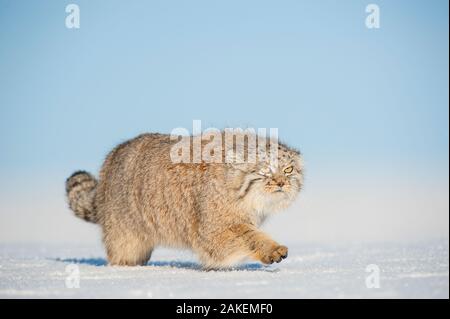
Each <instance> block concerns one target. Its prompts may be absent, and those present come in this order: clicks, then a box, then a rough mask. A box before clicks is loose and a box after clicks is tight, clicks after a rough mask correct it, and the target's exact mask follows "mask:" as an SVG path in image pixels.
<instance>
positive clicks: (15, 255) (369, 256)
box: [0, 239, 449, 298]
mask: <svg viewBox="0 0 450 319" xmlns="http://www.w3.org/2000/svg"><path fill="white" fill-rule="evenodd" d="M288 246H289V257H288V258H287V259H286V260H284V261H283V262H281V263H280V264H275V265H271V266H262V265H261V264H259V263H252V262H250V263H246V264H243V265H241V266H239V267H236V268H234V269H231V270H223V271H203V270H202V269H201V268H200V266H199V264H198V263H197V261H196V259H195V257H194V256H193V255H192V254H191V253H190V252H188V251H177V250H168V249H159V250H156V251H155V252H154V254H153V256H152V260H151V261H150V262H149V264H148V265H147V266H142V267H111V266H107V264H106V260H105V259H104V252H103V249H102V247H100V246H95V247H79V246H73V245H62V244H61V245H36V244H1V245H0V297H2V298H449V258H448V251H449V246H448V239H445V240H440V241H433V242H426V243H425V242H423V243H419V244H407V245H404V244H402V245H400V244H387V243H384V244H380V243H378V244H364V245H363V244H359V245H355V244H352V245H343V244H341V245H336V246H326V245H312V244H297V245H288ZM370 264H375V265H377V266H378V267H379V269H380V287H379V288H367V286H366V278H367V276H369V275H370V274H371V273H369V272H366V267H367V266H368V265H370ZM70 265H72V266H70ZM73 265H76V266H75V267H78V269H79V278H80V282H79V283H80V285H79V288H68V287H66V281H67V278H68V276H69V277H70V276H71V275H72V276H73V273H70V272H71V271H73V267H74V266H73ZM68 266H69V267H68ZM71 278H73V277H71ZM70 283H71V281H70V280H69V285H70Z"/></svg>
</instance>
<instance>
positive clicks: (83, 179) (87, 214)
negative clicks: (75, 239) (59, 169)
mask: <svg viewBox="0 0 450 319" xmlns="http://www.w3.org/2000/svg"><path fill="white" fill-rule="evenodd" d="M96 187H97V180H96V179H95V177H94V176H92V175H91V174H89V173H88V172H85V171H77V172H75V173H73V174H72V175H71V176H70V177H69V178H68V179H67V180H66V194H67V199H68V202H69V207H70V209H72V210H73V212H74V213H75V216H77V217H79V218H81V219H84V220H85V221H88V222H92V223H96V222H97V218H96V212H95V205H94V200H95V190H96Z"/></svg>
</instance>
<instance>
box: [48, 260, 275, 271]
mask: <svg viewBox="0 0 450 319" xmlns="http://www.w3.org/2000/svg"><path fill="white" fill-rule="evenodd" d="M54 260H55V261H60V262H64V263H70V264H83V265H89V266H97V267H101V266H108V262H107V261H106V259H104V258H56V259H54ZM137 267H170V268H178V269H191V270H198V271H208V270H205V269H204V268H202V266H201V265H200V264H198V263H196V262H191V261H178V260H169V261H163V260H161V261H150V262H148V263H147V264H146V265H145V266H137ZM211 271H224V272H227V271H266V272H276V271H277V269H270V268H267V267H266V266H263V265H261V264H258V263H247V264H242V265H239V266H235V267H232V268H228V269H213V270H211Z"/></svg>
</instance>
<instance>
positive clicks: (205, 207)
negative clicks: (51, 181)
mask: <svg viewBox="0 0 450 319" xmlns="http://www.w3.org/2000/svg"><path fill="white" fill-rule="evenodd" d="M175 143H176V141H171V139H170V135H164V134H143V135H140V136H138V137H136V138H134V139H132V140H129V141H127V142H125V143H122V144H120V145H118V146H117V147H116V148H114V149H113V150H112V151H111V153H110V154H109V155H108V156H107V158H106V160H105V162H104V164H103V167H102V169H101V171H100V176H99V179H98V181H97V180H96V179H95V178H94V177H93V176H92V175H90V174H89V173H87V172H84V171H78V172H76V173H74V174H73V175H72V176H71V177H69V178H68V179H67V181H66V191H67V196H68V201H69V206H70V208H71V209H72V210H73V211H74V212H75V215H76V216H78V217H80V218H83V219H85V220H87V221H90V222H94V223H97V224H99V225H100V226H101V227H102V230H103V242H104V245H105V247H106V251H107V256H108V260H109V263H110V264H112V265H143V264H145V263H147V261H148V260H149V258H150V256H151V253H152V251H153V249H154V248H155V247H157V246H166V247H176V248H189V249H192V250H193V251H194V252H195V253H196V254H197V255H198V257H199V259H200V261H201V262H202V265H203V266H204V267H205V268H219V267H227V266H230V265H233V264H235V263H236V262H239V261H241V260H243V259H245V258H247V257H250V258H252V259H256V260H259V261H261V262H263V263H266V264H268V263H272V262H279V261H281V260H282V259H283V258H285V257H286V256H287V252H288V249H287V247H285V246H282V245H280V244H278V243H277V242H275V241H274V240H272V239H271V238H270V237H269V236H268V235H266V234H265V233H264V232H262V231H260V230H259V229H258V227H259V226H260V224H261V223H262V221H263V220H264V219H265V217H266V216H267V215H268V214H270V213H273V212H277V211H280V210H281V209H284V208H286V207H287V206H288V205H289V204H290V203H291V202H292V201H293V200H294V198H295V197H296V196H297V194H298V193H299V191H300V189H301V187H302V182H303V165H302V160H301V156H300V153H299V152H298V151H296V150H293V149H291V148H289V147H287V146H286V145H284V144H279V146H278V167H275V168H273V167H272V168H271V170H270V167H268V164H267V163H266V162H264V161H263V160H258V161H257V162H256V163H253V164H251V163H250V164H248V163H247V164H236V165H234V164H228V163H200V164H194V163H178V164H175V163H173V162H172V160H171V157H170V155H169V154H170V150H171V148H172V146H173V145H174V144H175Z"/></svg>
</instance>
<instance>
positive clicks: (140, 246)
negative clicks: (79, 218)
mask: <svg viewBox="0 0 450 319" xmlns="http://www.w3.org/2000/svg"><path fill="white" fill-rule="evenodd" d="M103 241H104V244H105V248H106V253H107V255H108V262H109V264H110V265H117V266H142V265H145V264H147V262H148V261H149V259H150V257H151V254H152V251H153V248H154V245H153V242H152V241H151V240H150V239H149V238H146V237H141V236H136V235H135V234H133V233H132V232H130V231H124V230H123V229H108V230H107V231H104V236H103Z"/></svg>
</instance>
